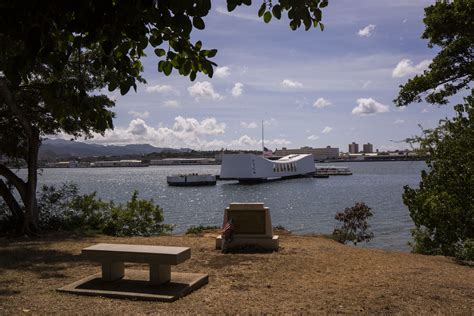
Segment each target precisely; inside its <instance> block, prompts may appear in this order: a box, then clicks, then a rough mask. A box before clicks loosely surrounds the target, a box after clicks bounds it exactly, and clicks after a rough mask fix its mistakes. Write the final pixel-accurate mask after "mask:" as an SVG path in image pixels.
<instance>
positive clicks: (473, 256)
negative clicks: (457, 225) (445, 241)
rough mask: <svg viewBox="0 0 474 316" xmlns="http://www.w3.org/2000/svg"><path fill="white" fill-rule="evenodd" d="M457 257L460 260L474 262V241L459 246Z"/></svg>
mask: <svg viewBox="0 0 474 316" xmlns="http://www.w3.org/2000/svg"><path fill="white" fill-rule="evenodd" d="M455 256H456V258H457V259H459V260H463V261H474V239H467V240H466V241H464V242H463V243H461V244H459V245H458V247H456V253H455Z"/></svg>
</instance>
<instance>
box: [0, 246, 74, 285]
mask: <svg viewBox="0 0 474 316" xmlns="http://www.w3.org/2000/svg"><path fill="white" fill-rule="evenodd" d="M81 261H83V260H82V258H81V256H80V255H75V254H72V253H70V252H67V251H59V250H54V249H35V248H33V247H15V248H11V249H0V271H4V270H23V271H32V272H36V273H39V274H40V278H50V277H65V276H64V275H63V274H62V273H60V272H59V271H61V270H64V269H65V268H66V266H65V265H64V264H77V263H78V262H81Z"/></svg>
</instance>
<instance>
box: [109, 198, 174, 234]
mask: <svg viewBox="0 0 474 316" xmlns="http://www.w3.org/2000/svg"><path fill="white" fill-rule="evenodd" d="M162 222H163V210H162V209H161V208H160V207H159V206H158V205H155V204H154V203H153V200H142V199H139V198H138V191H135V192H133V195H132V199H131V200H130V201H128V202H127V203H126V204H125V205H122V204H118V205H114V204H113V203H112V202H111V203H110V218H109V220H108V221H107V223H106V225H105V227H104V233H105V234H108V235H114V236H150V235H160V234H163V233H168V232H171V231H172V230H173V225H168V224H161V223H162Z"/></svg>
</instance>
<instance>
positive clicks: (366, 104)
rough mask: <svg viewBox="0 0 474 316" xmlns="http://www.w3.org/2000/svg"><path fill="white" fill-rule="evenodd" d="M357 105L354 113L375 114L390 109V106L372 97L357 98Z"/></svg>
mask: <svg viewBox="0 0 474 316" xmlns="http://www.w3.org/2000/svg"><path fill="white" fill-rule="evenodd" d="M357 104H358V105H357V106H356V107H355V108H353V109H352V114H354V115H361V116H364V115H373V114H376V113H384V112H388V111H389V107H388V106H387V105H384V104H382V103H379V102H377V101H375V100H374V99H372V98H360V99H357Z"/></svg>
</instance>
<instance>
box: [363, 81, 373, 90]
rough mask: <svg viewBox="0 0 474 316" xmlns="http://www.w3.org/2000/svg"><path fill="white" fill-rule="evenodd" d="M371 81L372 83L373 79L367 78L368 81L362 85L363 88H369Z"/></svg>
mask: <svg viewBox="0 0 474 316" xmlns="http://www.w3.org/2000/svg"><path fill="white" fill-rule="evenodd" d="M371 83H372V81H370V80H367V81H366V82H364V84H363V85H362V89H367V88H368V87H369V86H370V84H371Z"/></svg>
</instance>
